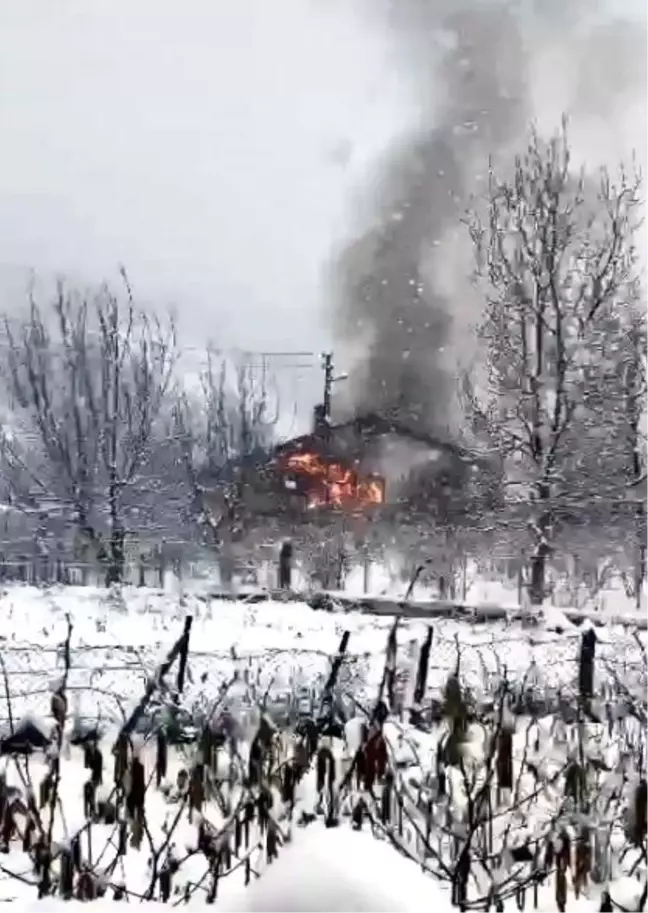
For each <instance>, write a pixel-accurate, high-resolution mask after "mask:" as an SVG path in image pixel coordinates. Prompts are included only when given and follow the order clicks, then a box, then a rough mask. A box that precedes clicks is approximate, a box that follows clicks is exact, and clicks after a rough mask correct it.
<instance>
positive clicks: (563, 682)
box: [0, 622, 646, 724]
mask: <svg viewBox="0 0 648 913" xmlns="http://www.w3.org/2000/svg"><path fill="white" fill-rule="evenodd" d="M443 628H444V624H443V622H442V623H440V624H439V625H437V626H435V630H434V634H433V641H432V646H431V649H430V655H429V660H428V697H432V696H433V695H435V694H436V695H438V694H439V693H440V692H441V691H442V689H443V687H444V685H445V682H446V681H447V678H448V676H449V675H450V674H451V673H452V672H454V671H456V670H457V669H459V671H460V675H461V678H462V681H463V682H464V683H465V684H466V686H467V687H469V688H470V689H472V690H473V691H474V692H475V693H476V694H481V695H487V694H489V693H492V692H493V691H494V690H495V689H496V687H497V684H498V682H500V681H501V680H502V679H503V678H504V677H506V678H507V679H508V680H510V681H512V682H514V683H517V684H521V683H524V682H526V683H531V684H532V686H533V687H534V688H536V689H539V690H540V691H545V692H547V691H551V692H552V693H553V694H561V693H562V694H569V693H571V692H573V691H574V689H575V687H576V682H577V678H578V665H579V659H580V651H581V643H582V635H581V634H580V633H579V632H568V633H565V634H562V635H552V634H549V633H546V634H534V633H531V632H525V631H519V630H518V631H515V632H512V633H506V632H505V630H502V628H499V630H498V631H497V632H494V633H492V634H491V635H490V636H489V635H484V636H479V637H474V636H473V637H472V639H470V640H469V641H464V642H462V641H461V640H460V639H459V638H458V637H457V636H456V635H452V636H448V635H446V634H444V631H443ZM412 633H413V632H412ZM379 639H381V638H380V637H379ZM163 649H164V645H163V643H162V642H150V643H144V644H136V643H133V644H129V645H122V644H116V643H94V644H93V643H88V644H78V645H76V646H73V647H72V649H71V657H70V658H71V665H70V670H69V674H68V685H67V687H68V690H69V692H70V693H71V695H72V701H73V709H74V712H75V713H76V714H77V715H78V716H79V717H81V718H84V719H92V720H96V719H97V718H101V719H104V720H112V721H115V722H117V721H121V720H123V718H124V717H125V714H126V713H127V709H128V707H129V705H130V704H131V703H132V700H133V696H134V695H136V694H139V693H141V690H142V688H143V687H145V686H146V683H147V681H149V679H150V677H151V675H152V674H153V670H154V669H155V667H156V665H157V662H158V660H159V656H160V653H161V652H162V651H163ZM417 649H418V644H417V640H416V638H415V637H413V636H412V637H410V636H409V634H408V632H407V629H405V632H404V634H403V636H402V637H401V640H400V643H399V645H398V651H397V669H398V679H399V682H400V687H401V689H402V690H406V688H407V681H408V679H409V677H411V676H412V675H413V674H415V673H414V672H413V669H414V666H415V665H416V662H417V656H418V653H417ZM643 650H644V648H643V647H642V642H641V641H640V640H639V637H638V635H637V634H636V632H633V631H625V632H624V633H619V634H616V635H614V637H610V638H608V639H607V640H605V641H602V642H600V643H599V644H598V646H597V675H598V681H599V683H600V685H601V687H605V686H607V685H610V684H614V683H617V685H618V683H624V682H627V683H630V686H631V687H633V688H635V687H640V688H641V687H645V684H646V683H645V655H644V653H643ZM330 656H331V651H330V650H326V649H324V648H321V649H320V648H313V647H310V646H305V647H299V646H298V645H297V644H295V643H287V644H286V646H285V647H284V646H276V647H267V648H259V647H256V648H253V649H247V650H246V649H245V648H244V647H240V648H239V647H237V646H236V645H234V644H233V645H230V644H228V645H227V646H226V647H223V648H222V649H201V648H199V647H198V648H196V649H191V650H190V653H189V664H188V670H189V671H188V673H187V684H186V686H185V703H186V706H187V707H192V706H194V707H195V706H197V705H199V704H202V703H204V702H205V701H209V700H210V699H211V698H213V696H214V695H215V694H217V693H218V689H219V687H220V686H221V685H222V682H223V681H224V680H229V679H230V678H232V677H234V678H238V679H239V680H240V681H241V682H242V683H245V684H246V685H250V684H254V685H256V686H257V687H258V688H259V689H261V690H262V691H263V690H272V692H273V694H274V695H275V696H276V697H277V699H278V700H281V699H282V695H284V696H285V695H287V694H290V693H294V692H296V691H299V692H302V693H305V694H309V693H310V694H311V695H314V694H315V693H316V692H317V691H318V689H320V688H321V686H322V682H323V679H324V678H325V676H326V674H327V672H328V669H329V667H330ZM384 660H385V649H384V647H382V646H381V647H376V648H371V649H366V650H358V649H356V650H355V651H353V650H351V651H349V652H347V654H346V657H345V666H344V673H343V677H344V678H345V680H346V681H347V686H348V688H349V689H350V690H351V691H354V692H355V693H356V694H357V696H358V698H359V699H363V696H364V695H369V694H371V693H372V691H373V690H375V687H376V684H377V681H378V678H379V675H380V670H382V668H383V666H384ZM63 663H64V655H63V647H62V645H56V644H52V645H43V644H39V643H35V642H27V641H25V642H21V643H13V644H12V643H5V644H4V645H3V647H2V653H1V666H2V674H3V677H4V682H5V685H4V692H5V693H4V694H2V695H1V696H0V722H1V723H5V724H6V723H7V722H9V720H10V718H13V719H15V718H16V717H20V716H24V715H25V714H27V713H35V714H37V715H47V714H48V713H49V712H50V696H51V693H52V688H53V687H54V685H55V683H56V681H57V677H58V676H60V675H61V674H62V671H63ZM623 687H625V686H623ZM617 690H618V689H617ZM245 699H246V698H245V696H242V697H241V700H242V701H243V702H244V701H245Z"/></svg>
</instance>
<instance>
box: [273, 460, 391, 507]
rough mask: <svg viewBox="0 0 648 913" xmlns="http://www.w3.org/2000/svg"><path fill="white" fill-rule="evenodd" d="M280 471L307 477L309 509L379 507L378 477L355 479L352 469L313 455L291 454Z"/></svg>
mask: <svg viewBox="0 0 648 913" xmlns="http://www.w3.org/2000/svg"><path fill="white" fill-rule="evenodd" d="M283 465H284V469H285V470H286V471H288V472H296V473H300V474H302V475H306V476H310V477H311V478H312V480H313V486H312V488H311V489H310V491H309V492H308V506H309V508H315V507H321V506H323V505H325V504H328V505H336V506H338V507H342V506H352V505H357V504H361V505H369V504H382V503H383V501H384V500H385V483H384V481H383V479H381V478H380V477H378V476H370V477H367V478H364V479H359V478H358V475H357V473H355V472H354V470H353V469H349V468H348V467H346V466H343V465H342V463H336V462H332V461H331V462H329V461H327V460H323V459H322V457H321V456H319V454H317V453H293V454H290V455H289V456H288V457H286V459H285V460H284V464H283Z"/></svg>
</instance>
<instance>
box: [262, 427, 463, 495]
mask: <svg viewBox="0 0 648 913" xmlns="http://www.w3.org/2000/svg"><path fill="white" fill-rule="evenodd" d="M270 466H271V467H272V473H273V475H274V477H275V484H276V486H277V487H278V488H279V489H280V490H283V492H284V493H285V496H286V497H287V498H288V499H290V500H291V501H292V502H293V503H294V504H295V505H297V504H299V503H301V504H302V505H303V506H305V507H306V509H308V510H313V509H317V508H326V507H329V508H341V509H347V510H361V511H366V510H368V511H371V510H372V509H376V508H380V507H382V506H385V505H390V504H394V503H397V502H398V501H399V500H400V499H401V498H402V496H403V494H404V492H405V491H406V490H407V489H408V487H410V486H411V482H412V479H413V477H415V476H417V475H421V476H425V477H426V478H428V479H434V480H436V483H438V484H439V485H440V486H441V487H443V486H444V484H446V483H447V484H448V485H450V484H452V483H453V480H454V481H455V482H456V481H457V480H458V479H459V478H461V479H464V480H465V477H466V475H467V474H469V473H470V471H471V470H472V469H473V461H472V459H471V457H470V455H468V454H466V453H465V452H463V451H462V450H460V448H458V447H456V446H454V445H452V444H449V443H446V442H442V441H439V440H436V439H434V438H432V437H429V436H427V435H425V434H421V433H418V432H415V431H412V430H410V429H409V428H406V427H404V426H402V425H401V424H399V423H398V422H393V421H390V420H388V419H384V418H381V417H380V416H377V415H366V416H362V417H358V418H355V419H353V420H350V421H348V422H344V423H342V424H338V425H329V424H327V423H325V422H323V421H318V420H317V418H316V423H315V430H314V431H313V432H311V433H309V434H304V435H301V436H300V437H297V438H294V439H292V440H290V441H286V442H285V443H283V444H281V445H279V446H278V447H277V448H276V449H275V451H274V453H273V456H272V460H271V462H270Z"/></svg>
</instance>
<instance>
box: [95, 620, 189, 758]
mask: <svg viewBox="0 0 648 913" xmlns="http://www.w3.org/2000/svg"><path fill="white" fill-rule="evenodd" d="M192 621H193V618H192V616H191V615H188V616H187V617H186V618H185V623H184V630H183V632H182V634H181V635H180V637H179V638H178V639H177V641H176V642H175V644H174V645H173V647H172V648H171V649H170V650H169V652H168V654H167V657H166V659H165V660H164V661H163V662H162V663H160V665H159V666H158V668H157V670H156V673H155V675H154V676H153V677H152V678H150V679H149V681H148V682H147V685H146V690H145V692H144V694H143V696H142V698H141V699H140V701H139V703H138V704H137V706H136V707H135V709H134V710H133V712H132V713H131V715H130V716H129V717H128V719H127V720H126V722H125V723H124V725H123V726H122V728H121V730H120V732H119V735H118V736H117V739H116V741H115V743H114V745H113V753H115V751H116V750H117V748H118V746H119V744H120V743H121V742H122V741H123V740H124V739H128V737H129V736H130V735H131V733H132V732H133V730H134V729H135V727H136V726H137V723H138V720H139V719H140V717H141V716H142V714H143V713H144V711H145V710H146V707H147V705H148V703H149V701H150V700H151V698H152V697H153V695H154V694H155V692H156V691H157V689H158V687H159V685H160V682H161V680H162V679H163V678H164V676H165V675H166V674H167V672H168V671H169V669H170V668H171V666H172V665H173V664H174V662H175V661H176V659H177V658H178V656H179V655H180V654H181V652H182V649H183V647H184V648H185V649H186V648H188V644H189V632H190V630H191V623H192ZM183 684H184V682H183Z"/></svg>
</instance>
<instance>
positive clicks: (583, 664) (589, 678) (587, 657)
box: [578, 628, 596, 708]
mask: <svg viewBox="0 0 648 913" xmlns="http://www.w3.org/2000/svg"><path fill="white" fill-rule="evenodd" d="M595 655H596V631H595V630H594V628H588V630H587V631H584V632H583V634H582V637H581V648H580V662H579V667H578V691H579V696H580V702H581V706H582V707H585V708H589V706H590V703H591V700H592V697H593V696H594V658H595Z"/></svg>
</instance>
